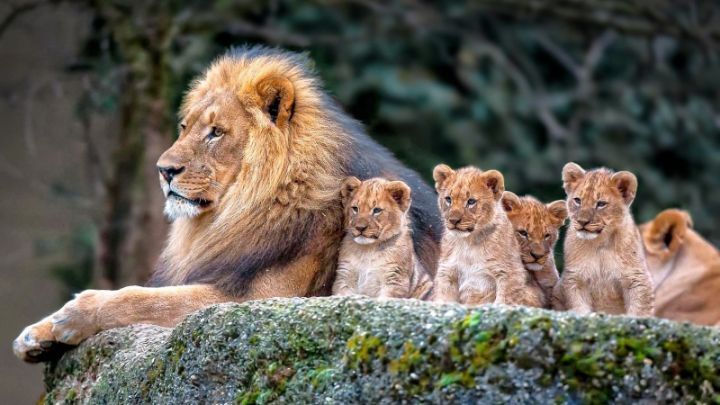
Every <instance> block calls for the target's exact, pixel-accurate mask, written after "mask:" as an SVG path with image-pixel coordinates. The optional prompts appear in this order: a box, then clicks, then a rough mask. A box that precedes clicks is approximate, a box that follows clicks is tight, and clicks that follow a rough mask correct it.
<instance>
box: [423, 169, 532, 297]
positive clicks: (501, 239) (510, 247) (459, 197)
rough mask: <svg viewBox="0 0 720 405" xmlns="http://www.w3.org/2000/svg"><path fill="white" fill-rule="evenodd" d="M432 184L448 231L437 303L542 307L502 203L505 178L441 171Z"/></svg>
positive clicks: (436, 172) (471, 171)
mask: <svg viewBox="0 0 720 405" xmlns="http://www.w3.org/2000/svg"><path fill="white" fill-rule="evenodd" d="M433 178H434V179H435V188H436V190H437V192H438V205H439V206H440V211H441V213H442V216H443V220H444V221H445V226H446V229H445V234H444V235H443V240H442V244H441V253H440V261H439V263H438V273H437V277H436V278H435V293H434V300H435V301H438V302H460V303H462V304H466V305H479V304H487V303H497V304H519V305H528V306H536V307H540V306H543V304H544V302H543V293H542V290H541V288H540V286H539V285H538V284H537V283H535V282H534V280H533V277H532V276H531V275H530V274H529V272H528V271H527V270H525V268H524V267H523V264H522V261H521V259H520V250H519V247H518V243H517V240H515V236H514V235H513V234H514V231H513V227H512V224H511V223H510V221H509V219H508V218H507V215H506V214H505V211H504V210H503V208H502V205H501V202H500V201H501V197H502V194H503V191H504V189H505V185H504V184H505V183H504V178H503V176H502V174H501V173H500V172H498V171H496V170H488V171H482V170H480V169H478V168H475V167H465V168H461V169H458V170H453V169H451V168H450V167H449V166H447V165H438V166H436V167H435V170H434V171H433Z"/></svg>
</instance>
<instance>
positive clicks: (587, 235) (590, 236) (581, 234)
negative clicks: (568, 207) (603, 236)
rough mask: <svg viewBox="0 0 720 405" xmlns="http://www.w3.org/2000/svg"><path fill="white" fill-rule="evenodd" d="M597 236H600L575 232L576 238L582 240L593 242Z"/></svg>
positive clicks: (592, 233) (593, 233)
mask: <svg viewBox="0 0 720 405" xmlns="http://www.w3.org/2000/svg"><path fill="white" fill-rule="evenodd" d="M598 235H600V234H599V233H595V232H586V231H577V236H578V238H580V239H584V240H593V239H595V238H597V237H598Z"/></svg>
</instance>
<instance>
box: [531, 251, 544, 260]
mask: <svg viewBox="0 0 720 405" xmlns="http://www.w3.org/2000/svg"><path fill="white" fill-rule="evenodd" d="M530 256H532V257H533V259H535V260H537V259H539V258H541V257H543V255H542V253H540V254H538V253H535V252H530Z"/></svg>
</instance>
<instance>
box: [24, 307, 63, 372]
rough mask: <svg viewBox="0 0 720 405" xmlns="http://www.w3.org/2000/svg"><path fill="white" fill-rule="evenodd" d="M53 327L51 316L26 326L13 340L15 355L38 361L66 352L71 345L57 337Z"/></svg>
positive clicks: (33, 361) (32, 361) (29, 361)
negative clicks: (59, 340)
mask: <svg viewBox="0 0 720 405" xmlns="http://www.w3.org/2000/svg"><path fill="white" fill-rule="evenodd" d="M52 328H53V325H52V322H51V321H50V317H47V318H45V319H43V320H42V321H40V322H38V323H36V324H34V325H30V326H28V327H27V328H25V329H24V330H23V331H22V333H21V334H20V336H18V337H17V339H15V341H14V342H13V352H14V353H15V355H16V356H17V357H18V358H20V360H23V361H26V362H28V363H38V362H41V361H49V360H52V359H54V358H56V357H58V356H59V355H60V354H61V353H63V352H65V351H66V350H67V349H68V347H69V346H68V345H66V344H64V343H60V342H58V341H57V340H56V339H55V336H54V335H53V333H52Z"/></svg>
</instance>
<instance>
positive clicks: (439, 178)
mask: <svg viewBox="0 0 720 405" xmlns="http://www.w3.org/2000/svg"><path fill="white" fill-rule="evenodd" d="M433 178H434V179H435V189H436V190H437V192H438V205H439V207H440V213H441V214H442V217H443V220H444V221H445V226H446V227H447V230H448V231H449V232H450V233H451V234H453V235H457V236H460V237H466V236H468V235H470V234H472V233H473V232H474V231H476V230H478V229H483V228H485V227H487V226H488V225H489V224H490V223H491V222H492V221H493V219H494V218H495V213H496V212H495V210H496V206H497V202H498V201H499V200H500V197H501V196H502V193H503V191H504V189H505V186H504V179H503V176H502V174H501V173H500V172H498V171H497V170H488V171H485V172H483V171H481V170H480V169H477V168H474V167H465V168H462V169H459V170H457V171H455V170H453V169H451V168H450V167H449V166H447V165H444V164H441V165H438V166H436V167H435V170H434V171H433Z"/></svg>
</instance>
